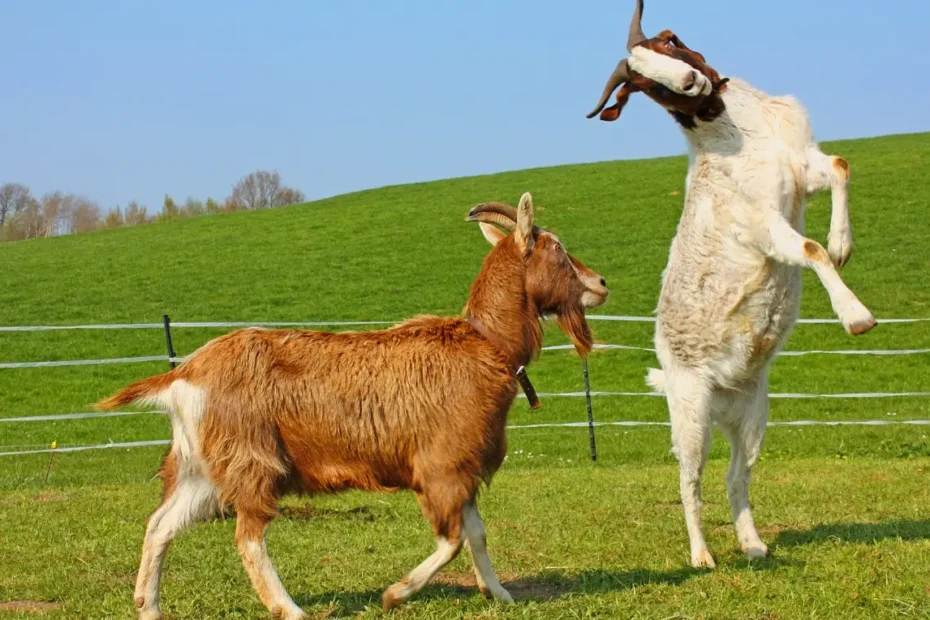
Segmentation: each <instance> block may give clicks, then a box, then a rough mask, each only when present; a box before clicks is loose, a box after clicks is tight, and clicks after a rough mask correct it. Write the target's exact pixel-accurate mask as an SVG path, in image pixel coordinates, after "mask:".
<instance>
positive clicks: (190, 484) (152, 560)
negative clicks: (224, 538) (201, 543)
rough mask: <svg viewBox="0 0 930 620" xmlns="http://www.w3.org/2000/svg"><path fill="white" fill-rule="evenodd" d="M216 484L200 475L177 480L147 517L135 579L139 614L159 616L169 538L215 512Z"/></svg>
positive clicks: (141, 615) (147, 616)
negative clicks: (163, 571)
mask: <svg viewBox="0 0 930 620" xmlns="http://www.w3.org/2000/svg"><path fill="white" fill-rule="evenodd" d="M217 501H218V493H217V490H216V487H214V486H213V484H212V483H211V482H210V481H208V480H204V479H203V478H185V479H180V480H178V483H177V487H176V488H175V490H174V492H173V493H172V494H171V497H170V498H168V501H167V502H166V503H164V504H163V505H162V506H160V507H159V508H158V509H157V510H156V511H155V512H154V513H153V514H152V516H151V518H150V519H149V524H148V527H147V528H146V532H145V542H144V543H143V545H142V561H141V562H140V565H139V575H138V577H137V579H136V590H135V602H136V606H137V607H138V608H139V614H140V617H141V618H146V619H149V618H159V617H161V613H160V611H159V608H158V595H159V590H160V584H161V567H162V562H163V561H164V558H165V552H166V551H167V549H168V544H169V543H170V542H171V540H172V539H173V538H174V537H175V536H177V535H178V534H180V533H181V532H183V531H184V530H186V529H187V528H189V527H190V526H191V525H193V524H195V523H196V522H198V521H202V520H204V519H207V518H209V517H211V516H213V515H214V514H215V513H216V509H217Z"/></svg>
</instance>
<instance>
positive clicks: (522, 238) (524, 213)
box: [514, 192, 536, 252]
mask: <svg viewBox="0 0 930 620" xmlns="http://www.w3.org/2000/svg"><path fill="white" fill-rule="evenodd" d="M514 235H515V237H516V240H517V245H519V246H520V247H521V248H522V249H523V251H524V252H529V251H531V250H532V249H533V245H534V244H535V243H536V240H535V239H534V238H533V197H532V196H530V193H529V192H526V193H525V194H523V195H522V196H521V197H520V204H519V205H518V206H517V230H516V232H515V233H514Z"/></svg>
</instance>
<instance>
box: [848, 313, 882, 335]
mask: <svg viewBox="0 0 930 620" xmlns="http://www.w3.org/2000/svg"><path fill="white" fill-rule="evenodd" d="M876 325H878V322H877V321H876V320H875V318H874V317H872V316H871V315H869V317H868V318H865V319H862V320H859V321H856V322H855V323H850V324H849V325H848V326H847V327H846V329H847V330H849V333H850V334H852V335H853V336H861V335H862V334H864V333H866V332H867V331H869V330H870V329H872V328H873V327H875V326H876Z"/></svg>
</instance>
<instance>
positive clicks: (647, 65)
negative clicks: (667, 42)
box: [627, 46, 713, 97]
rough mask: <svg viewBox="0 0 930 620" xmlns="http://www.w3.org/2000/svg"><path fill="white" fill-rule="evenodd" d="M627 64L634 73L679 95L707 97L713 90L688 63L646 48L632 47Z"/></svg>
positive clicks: (701, 75) (704, 78) (711, 85)
mask: <svg viewBox="0 0 930 620" xmlns="http://www.w3.org/2000/svg"><path fill="white" fill-rule="evenodd" d="M627 62H628V63H629V66H630V69H632V70H633V71H635V72H636V73H639V74H640V75H642V76H643V77H647V78H649V79H650V80H652V81H653V82H658V83H659V84H662V85H663V86H665V87H666V88H668V89H669V90H671V91H673V92H676V93H678V94H679V95H687V96H689V97H696V96H697V95H708V94H710V91H711V89H712V88H713V84H711V83H710V80H708V79H707V77H706V76H705V75H704V74H703V73H701V72H700V71H697V70H695V69H694V67H692V66H691V65H689V64H688V63H686V62H682V61H680V60H678V59H677V58H672V57H670V56H664V55H662V54H657V53H656V52H653V51H652V50H651V49H649V48H647V47H642V46H640V47H634V48H633V51H632V53H631V54H630V58H629V59H628V60H627ZM692 79H693V80H694V83H693V84H691V86H690V88H685V84H686V83H688V82H690V81H691V80H692Z"/></svg>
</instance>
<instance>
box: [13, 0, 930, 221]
mask: <svg viewBox="0 0 930 620" xmlns="http://www.w3.org/2000/svg"><path fill="white" fill-rule="evenodd" d="M632 6H633V2H632V0H622V1H620V2H613V3H603V2H601V3H579V2H566V1H564V0H561V1H556V0H532V1H530V0H515V1H510V0H508V1H507V2H493V1H490V0H475V1H470V2H454V3H453V2H436V1H431V0H404V1H403V2H390V3H389V2H374V1H367V2H360V1H356V2H349V1H344V0H339V1H337V0H325V1H324V0H314V1H306V2H267V3H262V4H261V5H260V4H259V3H258V2H250V3H246V2H241V1H239V0H229V1H226V2H206V1H198V2H179V1H175V0H163V1H160V2H115V1H108V2H104V1H95V2H90V1H82V0H70V1H68V2H63V1H60V2H54V3H53V2H46V1H42V0H3V1H2V2H0V58H2V59H3V60H2V62H0V183H2V182H6V181H17V182H21V183H25V184H27V185H29V186H31V187H32V189H33V191H34V193H36V194H41V193H44V192H46V191H51V190H55V189H61V190H64V191H72V192H77V193H81V194H84V195H86V196H88V197H90V198H92V199H95V200H97V201H98V202H99V203H100V204H101V206H103V207H105V208H106V207H112V206H115V205H125V204H126V203H127V202H128V201H130V200H139V201H142V202H144V203H145V204H148V205H149V207H150V208H158V207H160V205H161V201H162V198H163V196H164V194H165V193H168V194H170V195H172V196H173V197H174V198H175V199H176V200H178V201H181V200H184V199H185V198H186V197H188V196H193V197H196V198H201V199H203V198H206V197H207V196H213V197H216V198H220V199H222V198H225V197H226V195H228V193H229V191H230V189H231V186H232V184H233V183H234V182H235V181H236V180H237V179H238V178H239V177H240V176H242V175H244V174H246V173H248V172H250V171H252V170H254V169H257V168H265V169H277V170H278V171H279V172H280V173H281V174H282V176H283V178H284V181H285V182H286V183H288V184H289V185H292V186H296V187H298V188H300V189H302V190H303V191H304V192H305V193H306V194H307V196H308V197H310V198H319V197H324V196H329V195H333V194H339V193H343V192H348V191H353V190H357V189H363V188H368V187H377V186H381V185H387V184H397V183H406V182H411V181H423V180H430V179H438V178H445V177H452V176H465V175H472V174H479V173H487V172H497V171H502V170H512V169H519V168H527V167H535V166H547V165H553V164H563V163H574V162H584V161H600V160H608V159H628V158H639V157H652V156H658V155H667V154H675V153H681V152H683V149H684V138H683V137H682V136H681V134H680V133H679V130H678V129H677V127H676V126H675V124H674V123H673V122H672V120H671V119H670V118H668V116H667V115H666V114H665V113H664V112H662V111H661V110H659V109H658V108H657V107H656V106H655V105H654V104H651V103H650V102H648V101H647V100H646V98H645V97H642V96H637V97H634V99H633V101H631V103H630V105H628V106H627V108H626V110H625V111H624V114H623V117H622V118H621V120H620V121H618V122H616V123H612V124H608V123H602V122H600V121H596V120H586V119H585V114H586V113H587V112H588V111H589V110H590V109H591V108H592V107H593V105H594V103H595V102H596V100H597V98H598V95H599V94H600V90H601V88H602V86H603V83H604V81H605V80H606V78H607V75H608V74H609V73H610V71H611V70H612V69H613V67H614V65H615V63H616V62H617V60H618V59H619V58H620V56H621V54H622V53H623V43H624V32H625V30H626V24H627V23H628V20H629V15H630V13H631V10H632ZM928 24H930V3H925V2H916V1H896V2H887V1H886V2H865V1H858V0H848V1H843V2H840V1H837V0H817V1H814V0H779V1H778V2H746V1H737V0H726V1H724V0H705V1H704V2H686V1H684V0H647V1H646V9H645V18H644V30H645V31H646V34H647V35H648V36H653V35H655V34H656V33H658V32H659V31H660V30H662V29H664V28H671V29H673V30H674V31H675V32H676V33H677V34H678V35H679V36H680V37H681V38H682V40H684V41H685V43H687V44H688V45H689V46H690V47H692V48H694V49H697V50H698V51H701V52H702V53H704V55H705V56H706V57H707V59H708V62H709V63H710V64H711V65H712V66H714V67H715V68H716V69H717V70H718V71H720V72H721V74H724V75H730V76H739V77H742V78H745V79H747V80H749V81H750V82H752V83H753V84H754V85H756V86H757V87H759V88H762V89H764V90H766V91H768V92H771V93H773V94H785V93H792V94H795V95H796V96H798V97H799V98H800V99H801V101H802V102H803V103H804V104H805V105H806V106H807V108H808V109H809V110H810V113H811V116H812V119H813V122H814V128H815V131H816V134H817V138H818V139H820V140H829V139H835V138H847V137H859V136H871V135H879V134H886V133H901V132H913V131H926V130H930V121H928V118H930V117H928V114H927V105H928V98H930V75H928V69H930V65H928V61H927V55H926V52H925V50H924V47H925V45H926V44H925V36H926V32H925V31H926V27H927V25H928Z"/></svg>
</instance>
